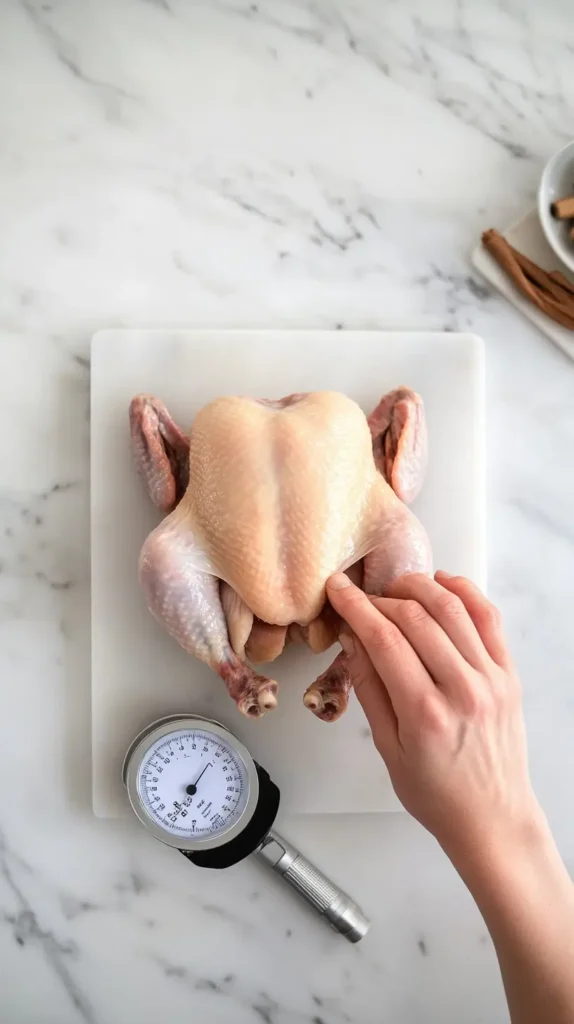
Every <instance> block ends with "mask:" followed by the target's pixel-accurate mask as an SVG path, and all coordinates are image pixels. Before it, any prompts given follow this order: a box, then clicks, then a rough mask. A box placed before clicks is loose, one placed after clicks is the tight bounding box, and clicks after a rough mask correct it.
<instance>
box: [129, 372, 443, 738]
mask: <svg viewBox="0 0 574 1024" xmlns="http://www.w3.org/2000/svg"><path fill="white" fill-rule="evenodd" d="M130 425H131V435H132V446H133V451H134V455H135V459H136V463H137V465H138V467H139V469H140V471H141V473H142V475H143V478H144V480H145V482H146V484H147V489H148V491H149V494H150V496H151V498H152V501H153V502H154V504H155V505H156V506H157V507H158V508H159V509H160V510H161V512H163V513H164V514H165V518H164V519H163V521H162V522H161V524H160V525H159V526H158V527H157V528H156V529H155V530H154V531H153V532H152V533H151V534H150V535H149V537H148V538H147V540H146V541H145V543H144V546H143V548H142V552H141V557H140V580H141V584H142V586H143V589H144V591H145V595H146V598H147V603H148V606H149V608H150V611H151V612H152V613H153V614H154V615H155V617H156V618H157V619H158V620H159V621H160V622H161V623H162V624H163V625H164V626H165V628H166V629H167V630H168V632H169V633H170V634H171V635H172V636H173V637H175V639H176V640H177V641H178V642H179V643H180V644H181V646H182V647H184V648H185V650H186V651H189V653H190V654H194V655H195V656H196V657H197V658H200V659H201V660H202V661H204V662H206V663H207V664H208V665H210V666H211V668H212V669H213V670H214V671H215V672H217V673H218V675H220V676H221V678H222V679H223V681H224V682H225V685H226V686H227V689H228V691H229V694H230V696H231V697H232V698H233V700H234V701H235V702H236V704H237V706H238V708H239V710H240V711H242V712H243V713H244V714H246V715H250V716H252V717H254V718H258V717H260V716H261V715H263V714H264V713H265V712H266V711H269V710H270V709H271V708H274V707H275V705H276V703H277V689H278V687H277V683H276V682H275V681H274V680H273V679H269V678H268V677H267V676H264V675H259V674H258V673H257V672H256V671H255V670H254V669H253V668H252V666H251V664H250V662H252V663H255V664H258V663H262V662H269V661H272V660H273V659H274V658H276V657H277V656H278V655H279V654H280V653H281V651H282V650H283V648H284V646H285V644H286V643H287V642H290V641H295V642H304V643H307V644H308V645H309V647H310V648H311V649H312V650H313V651H316V652H320V651H324V650H326V649H327V648H328V647H330V646H331V645H332V644H333V643H334V642H335V640H336V639H337V636H338V634H339V632H340V622H339V621H338V619H337V616H336V614H335V612H334V611H333V609H332V608H331V606H330V605H329V604H328V603H326V599H325V583H326V580H327V579H328V577H329V576H330V575H331V573H333V572H336V571H338V570H347V569H348V570H349V571H350V574H351V576H352V577H353V579H354V580H355V581H356V582H358V583H359V585H360V586H362V587H363V589H364V590H365V591H366V592H367V593H368V594H376V595H380V594H381V593H382V591H383V589H384V587H385V586H386V585H387V584H388V583H389V582H390V581H391V580H393V579H394V578H396V577H397V576H400V575H402V574H403V573H407V572H429V571H430V570H431V555H430V548H429V543H428V540H427V536H426V534H425V531H424V529H423V527H422V526H421V524H420V523H419V521H418V519H416V517H415V516H414V515H413V513H412V512H411V511H410V510H409V509H408V508H407V504H406V503H407V502H410V501H411V500H412V499H413V498H414V497H415V495H416V493H417V492H418V490H419V487H420V484H421V483H422V479H423V475H424V470H425V465H426V427H425V420H424V409H423V403H422V400H421V398H420V397H419V396H418V395H416V394H415V393H414V392H412V391H409V390H408V389H407V388H399V389H397V390H396V391H393V392H390V393H389V394H388V395H385V397H384V398H383V399H382V400H381V402H380V403H379V405H378V406H377V408H376V409H375V410H374V412H373V413H372V414H371V416H370V417H369V418H368V419H367V418H366V416H365V414H364V413H363V412H362V410H361V409H360V408H359V406H358V405H356V404H355V402H353V401H352V400H351V399H350V398H348V397H347V396H346V395H343V394H339V393H337V392H330V391H317V392H312V393H309V394H295V395H289V396H288V397H286V398H281V399H279V400H278V401H267V400H263V399H253V398H240V397H226V398H218V399H217V400H215V401H213V402H211V403H210V404H209V405H207V406H205V407H204V408H203V409H201V410H200V412H199V413H198V414H197V416H196V417H195V420H194V421H193V424H192V427H191V432H190V434H189V436H187V435H186V434H184V433H183V432H182V431H181V430H180V428H179V427H178V426H176V424H175V423H174V421H173V420H172V418H171V416H170V415H169V413H168V411H167V409H166V407H165V406H164V404H163V403H162V402H161V401H160V400H159V399H157V398H154V397H152V396H150V395H138V396H137V397H136V398H134V399H133V401H132V402H131V405H130ZM349 689H350V677H349V671H348V667H347V661H346V655H345V654H344V652H340V653H339V654H338V655H337V657H336V658H335V660H334V661H333V663H332V665H331V666H330V668H328V669H327V671H326V672H324V673H323V675H321V676H319V678H318V679H316V680H315V682H313V683H311V685H310V686H309V688H308V689H307V691H306V693H305V695H304V698H303V699H304V702H305V704H306V705H307V707H308V708H310V709H311V711H313V712H314V713H315V714H316V715H317V716H318V717H319V718H321V719H323V720H324V721H328V722H332V721H335V719H337V718H339V716H340V715H341V714H342V713H343V712H344V710H345V708H346V707H347V702H348V696H349Z"/></svg>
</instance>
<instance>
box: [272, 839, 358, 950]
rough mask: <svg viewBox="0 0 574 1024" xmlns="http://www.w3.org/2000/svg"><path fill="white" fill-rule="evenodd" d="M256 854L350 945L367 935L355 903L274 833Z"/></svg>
mask: <svg viewBox="0 0 574 1024" xmlns="http://www.w3.org/2000/svg"><path fill="white" fill-rule="evenodd" d="M255 853H256V855H257V856H258V857H259V859H260V860H263V861H265V863H266V864H268V865H269V866H270V867H271V868H272V869H273V871H276V872H277V874H278V875H279V876H280V877H281V878H282V879H283V881H285V882H287V884H288V885H290V886H291V888H292V889H294V890H295V891H296V892H297V893H298V894H299V895H300V896H302V897H303V899H305V900H307V902H308V903H309V904H310V905H311V906H312V907H313V908H314V910H316V911H317V913H318V914H320V915H321V916H322V917H324V918H325V919H326V920H327V921H328V923H329V924H330V925H331V927H332V928H334V929H335V931H337V932H339V933H340V934H341V935H344V936H345V938H346V939H347V940H348V941H349V942H359V941H360V939H362V938H363V937H364V936H365V935H366V934H367V931H368V930H369V927H370V923H371V922H370V921H369V919H368V917H366V916H365V914H364V913H363V911H362V910H361V908H360V907H359V906H358V905H357V904H356V903H355V901H354V900H352V899H351V897H350V896H348V895H347V893H346V892H343V890H342V889H339V888H338V886H336V885H335V884H334V883H333V882H331V881H330V880H329V879H328V878H327V877H326V875H324V874H323V873H322V872H321V871H319V869H318V868H316V867H315V865H314V864H311V862H310V861H308V860H307V858H306V857H304V856H303V854H301V853H300V852H299V850H298V849H297V848H296V847H295V846H293V845H292V844H291V843H288V842H287V840H286V839H283V837H282V836H280V835H279V834H278V833H277V832H275V831H274V830H273V829H271V830H270V831H269V832H268V833H267V835H266V836H265V838H264V840H263V842H262V843H261V846H259V847H258V849H257V850H256V851H255Z"/></svg>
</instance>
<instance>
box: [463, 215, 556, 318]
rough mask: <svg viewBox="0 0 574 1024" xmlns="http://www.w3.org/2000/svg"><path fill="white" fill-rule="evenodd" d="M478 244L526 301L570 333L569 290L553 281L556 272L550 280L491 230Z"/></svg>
mask: <svg viewBox="0 0 574 1024" xmlns="http://www.w3.org/2000/svg"><path fill="white" fill-rule="evenodd" d="M482 244H483V245H484V247H485V249H486V250H487V251H488V252H489V253H490V254H491V256H492V257H493V258H494V259H495V260H496V262H497V263H498V264H499V266H501V267H502V269H503V270H504V271H505V273H506V274H508V276H509V277H510V278H511V280H512V281H513V283H514V285H515V286H516V287H517V288H518V290H519V291H520V292H521V293H522V294H523V295H525V296H526V298H527V299H529V300H530V301H531V302H533V303H534V305H535V306H537V307H538V309H540V310H542V312H543V313H546V315H547V316H549V317H550V318H551V319H552V320H555V321H556V323H559V324H561V325H562V326H563V327H567V328H568V330H570V331H574V294H573V291H572V288H571V287H570V286H569V287H565V286H564V285H563V283H562V281H560V280H557V279H556V274H560V271H554V272H553V273H554V276H551V275H550V273H548V272H547V271H546V270H542V268H541V267H539V266H537V265H536V263H533V262H532V260H529V259H528V257H527V256H524V255H523V254H522V253H520V252H518V250H517V249H514V247H513V246H512V245H510V244H509V243H508V242H507V241H506V239H505V238H503V237H502V235H501V234H499V232H498V231H495V230H494V229H493V228H491V229H490V230H489V231H485V232H484V234H483V236H482ZM560 276H561V277H562V276H563V275H561V274H560ZM566 280H567V279H566Z"/></svg>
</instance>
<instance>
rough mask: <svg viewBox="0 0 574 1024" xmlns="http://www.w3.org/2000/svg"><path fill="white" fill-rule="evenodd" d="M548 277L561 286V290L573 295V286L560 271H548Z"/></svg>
mask: <svg viewBox="0 0 574 1024" xmlns="http://www.w3.org/2000/svg"><path fill="white" fill-rule="evenodd" d="M548 277H551V278H552V280H553V281H556V283H557V284H561V285H562V287H563V288H566V290H567V291H569V292H572V295H574V284H572V282H571V281H569V280H568V278H567V277H566V276H565V275H564V274H563V273H562V272H561V271H560V270H550V271H549V272H548Z"/></svg>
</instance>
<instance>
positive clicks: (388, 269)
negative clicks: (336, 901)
mask: <svg viewBox="0 0 574 1024" xmlns="http://www.w3.org/2000/svg"><path fill="white" fill-rule="evenodd" d="M0 20H1V31H0V95H1V96H2V101H1V102H0V140H1V141H0V182H1V188H0V196H1V198H0V227H1V236H2V245H1V246H0V392H1V396H2V403H1V416H2V430H1V431H0V465H1V466H2V472H1V474H0V668H1V675H2V681H3V682H2V686H1V687H0V751H1V764H2V785H1V786H0V827H1V842H0V943H1V947H0V958H1V962H2V967H3V971H2V985H1V990H0V1017H1V1018H2V1019H3V1020H6V1021H10V1024H27V1022H31V1021H34V1024H44V1022H45V1024H52V1022H56V1021H57V1022H58V1024H78V1022H83V1021H85V1022H88V1024H131V1022H136V1021H137V1022H138V1024H144V1022H146V1021H152V1020H155V1019H157V1018H158V1017H159V1016H160V1015H161V1016H162V1018H164V1017H167V1016H169V1017H170V1018H171V1019H174V1020H175V1019H177V1020H190V1019H193V1020H197V1021H199V1020H205V1021H210V1022H213V1024H227V1022H233V1024H261V1022H265V1024H299V1022H305V1024H340V1022H352V1024H355V1022H361V1024H371V1022H372V1024H375V1022H378V1021H381V1020H385V1021H397V1022H398V1021H401V1024H418V1022H419V1021H421V1020H425V1021H427V1022H431V1024H432V1022H433V1021H436V1022H437V1024H438V1022H440V1024H451V1022H452V1024H460V1022H462V1021H465V1022H466V1021H476V1022H479V1024H481V1022H487V1021H488V1022H489V1024H498V1022H502V1021H505V1020H506V1011H505V1006H504V999H503V994H502V988H501V985H500V981H499V978H498V974H497V971H496V963H495V958H494V954H493V951H492V947H491V945H490V941H489V939H488V936H487V935H486V932H485V928H484V925H483V923H482V921H481V919H480V917H479V915H478V913H477V911H476V909H475V908H474V906H473V904H472V901H471V900H470V898H469V897H468V895H467V893H466V892H465V890H464V887H463V886H462V883H461V882H460V881H459V880H458V878H457V877H456V875H455V874H454V872H453V870H452V869H451V868H450V865H449V864H448V863H447V862H446V861H445V859H444V857H443V856H442V854H441V852H440V850H438V849H437V847H436V844H435V843H434V842H433V841H432V840H431V839H430V837H428V836H427V835H426V834H424V833H423V832H422V830H421V829H419V828H418V827H417V825H416V824H415V823H414V822H412V821H410V820H409V819H408V818H407V817H406V816H404V815H389V816H386V817H382V818H379V817H376V816H375V817H366V818H360V819H352V818H345V817H337V818H332V819H331V818H325V819H314V818H307V819H297V820H293V821H284V822H282V827H283V829H284V830H285V832H286V833H287V834H288V835H289V836H290V837H292V838H293V839H294V840H295V841H296V842H298V843H299V844H300V846H301V847H302V848H303V849H304V851H305V852H307V853H308V854H309V855H310V856H312V857H314V858H315V859H316V860H317V861H318V862H319V863H320V864H321V865H322V866H323V867H324V868H325V869H327V870H328V871H330V872H331V873H332V875H333V876H334V877H335V878H336V879H337V880H338V881H339V882H340V883H341V884H343V885H344V886H346V887H347V888H348V889H349V890H350V891H352V892H353V894H354V895H355V896H356V898H357V899H358V900H359V901H360V902H362V903H363V905H364V906H365V907H368V908H369V909H370V912H371V914H372V916H373V921H374V924H373V928H372V931H371V933H370V934H369V936H368V938H367V939H366V940H365V941H364V942H363V943H362V944H361V945H359V946H358V947H356V948H352V947H350V946H347V945H346V944H345V943H343V942H342V941H341V940H340V939H338V938H337V937H336V936H334V935H332V934H331V933H330V932H329V931H328V930H326V929H325V928H324V927H323V926H322V925H321V924H319V923H317V922H316V921H315V920H314V919H313V918H312V916H311V915H310V914H308V913H307V912H306V911H305V910H304V909H302V908H301V907H300V906H299V905H298V904H297V903H296V902H295V900H294V899H293V898H292V897H291V896H290V895H289V894H288V893H284V892H282V891H281V890H280V888H279V887H278V886H277V885H276V884H275V882H274V880H273V879H271V878H269V877H268V876H267V875H266V874H265V873H263V872H262V871H261V870H260V869H259V868H258V866H257V865H255V864H251V863H245V864H242V865H239V866H237V867H236V868H234V869H232V870H230V871H228V872H226V873H224V874H223V875H213V874H201V873H200V872H199V870H193V869H192V868H191V867H190V865H189V864H187V863H186V862H185V861H184V860H183V858H181V857H179V855H178V854H177V853H174V852H173V851H171V850H168V849H164V848H162V847H160V846H159V845H158V844H155V843H154V842H153V841H152V840H151V839H150V838H149V837H148V836H147V835H145V834H142V832H141V831H140V830H139V829H138V827H137V824H136V823H135V822H134V823H133V824H132V823H131V822H126V823H121V824H114V825H112V824H110V823H104V822H100V821H97V820H95V819H93V818H92V816H91V813H90V807H89V633H88V620H89V530H88V486H89V431H88V423H89V420H88V417H89V407H88V401H89V338H90V335H91V334H92V333H93V331H94V330H96V329H98V328H100V327H106V326H142V327H145V326H161V325H166V326H178V325H179V326H210V325H213V326H215V325H222V326H237V327H257V326H282V325H302V326H317V327H332V326H336V327H338V328H340V329H342V330H344V329H345V328H346V327H368V326H375V325H376V326H389V327H399V326H400V327H408V326H412V327H418V328H420V327H423V328H424V327H429V328H430V327H432V328H435V329H436V328H445V329H455V328H456V329H463V330H466V329H470V330H474V331H476V332H478V333H480V334H482V335H483V336H484V338H485V340H486V345H487V402H488V442H489V471H488V507H489V573H490V590H491V593H492V595H493V597H494V598H495V599H496V600H497V601H498V602H499V603H500V604H501V607H502V609H503V612H504V615H505V619H506V623H507V628H508V632H509V634H510V638H511V641H512V644H513V648H514V650H515V653H516V657H517V660H518V663H519V665H520V668H521V670H522V673H523V679H524V690H525V709H526V716H527V723H528V729H529V737H530V751H531V761H532V771H533V776H534V781H535V785H536V788H537V790H538V792H539V794H540V798H541V800H542V802H543V804H544V806H545V808H546V810H547V813H548V815H549V817H550V819H551V822H552V825H553V827H554V829H555V832H556V835H557V838H558V841H559V843H560V846H561V849H562V852H563V854H564V857H565V859H566V861H567V863H568V864H569V866H570V868H571V870H572V871H574V819H573V818H572V815H571V813H569V801H568V793H569V789H568V786H567V785H566V780H568V779H571V778H572V776H573V774H574V749H573V747H572V742H571V737H572V732H573V728H574V697H573V695H572V693H573V691H572V686H571V678H572V660H573V656H574V640H573V639H572V628H571V607H572V583H571V576H572V574H571V569H570V566H571V564H572V557H573V553H574V552H573V544H574V537H573V533H572V529H571V526H570V523H571V520H572V508H573V505H574V484H573V483H572V474H571V473H570V472H569V470H568V467H569V465H570V460H571V452H572V441H573V438H574V413H573V411H572V408H573V406H572V389H573V384H574V367H573V366H572V364H571V363H570V362H568V360H567V359H566V358H565V357H564V356H563V355H562V354H561V353H560V352H557V351H555V350H554V349H553V348H552V347H551V345H550V344H549V343H548V342H547V341H546V340H545V339H544V338H543V337H541V336H539V335H538V333H537V332H536V331H535V330H534V328H533V327H532V326H530V325H529V324H527V323H526V322H524V321H523V320H522V319H521V318H520V317H519V315H518V313H516V312H515V311H514V310H513V309H510V308H509V307H508V306H507V305H506V304H505V303H504V301H503V300H502V299H500V298H499V297H498V296H496V295H494V294H493V293H492V292H491V291H490V289H489V288H488V287H487V286H486V285H485V283H484V282H483V281H482V280H480V279H479V278H478V277H477V276H476V275H475V273H474V272H473V271H472V270H471V268H470V266H469V261H468V255H469V252H470V250H471V249H472V247H473V245H474V244H475V242H476V239H477V237H478V235H479V233H480V231H481V230H482V229H483V228H486V227H490V226H495V225H496V226H498V227H503V226H504V225H505V224H506V223H509V222H510V221H511V220H512V219H513V218H515V217H517V216H519V215H520V214H521V213H522V212H523V211H524V210H525V209H526V208H527V207H528V206H529V205H531V204H532V202H533V197H534V194H535V190H536V186H537V181H538V177H539V174H540V170H541V167H542V164H543V162H544V160H545V159H546V158H547V156H549V155H550V153H551V152H552V151H553V150H554V149H557V148H558V147H559V146H560V145H562V144H563V143H564V142H565V141H566V140H568V139H569V138H572V137H574V114H573V113H572V111H573V110H574V79H573V77H572V74H571V65H572V53H573V50H574V22H573V20H572V17H571V12H570V5H569V4H568V3H567V0H549V2H547V3H545V4H543V5H540V4H535V3H534V2H533V0H527V2H524V0H486V2H484V3H482V4H476V3H472V2H470V0H440V2H436V3H432V4H424V3H422V2H420V0H401V2H400V3H399V2H397V0H383V2H380V0H258V2H255V3H253V2H248V0H83V2H82V3H73V2H72V0H51V2H41V0H4V3H3V4H2V11H1V14H0ZM447 568H448V567H447Z"/></svg>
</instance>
